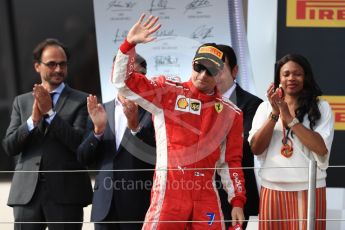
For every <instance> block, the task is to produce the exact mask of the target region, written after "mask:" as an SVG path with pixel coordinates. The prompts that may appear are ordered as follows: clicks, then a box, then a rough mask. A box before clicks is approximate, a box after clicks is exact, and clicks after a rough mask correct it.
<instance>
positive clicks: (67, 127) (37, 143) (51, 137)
mask: <svg viewBox="0 0 345 230" xmlns="http://www.w3.org/2000/svg"><path fill="white" fill-rule="evenodd" d="M86 96H87V95H86V94H85V93H82V92H80V91H77V90H74V89H72V88H70V87H68V86H67V85H66V86H65V88H64V90H63V91H62V93H61V95H60V97H59V100H58V102H57V104H56V105H55V110H56V112H57V113H56V115H55V117H54V119H53V120H52V122H51V124H50V125H49V126H48V127H47V128H42V127H43V126H44V125H43V122H45V121H43V120H42V121H41V123H40V124H39V125H38V127H36V128H35V129H34V130H32V131H31V132H29V131H28V128H27V123H26V121H27V119H28V118H29V117H30V116H31V113H32V105H33V101H34V98H33V96H32V93H31V92H30V93H26V94H23V95H19V96H17V97H16V98H15V100H14V103H13V110H12V115H11V122H10V125H9V127H8V129H7V132H6V136H5V138H4V139H3V147H4V149H5V151H6V153H7V154H8V155H11V156H17V155H18V160H17V163H16V167H15V170H16V172H15V173H14V175H13V179H12V184H11V190H10V194H9V198H8V205H10V206H14V205H25V204H27V203H28V202H29V201H30V200H31V198H32V196H33V194H34V192H35V188H36V185H37V183H38V172H23V173H22V172H20V171H26V170H28V171H38V170H83V169H85V168H84V167H83V166H82V165H81V164H80V163H79V162H78V160H77V155H76V150H77V147H78V145H79V144H80V143H81V141H82V136H83V131H84V130H85V124H86V120H87V110H86ZM45 178H46V182H45V183H46V184H47V188H48V192H49V193H50V194H51V196H52V198H53V199H54V201H55V202H57V203H60V204H76V205H82V206H86V205H88V204H90V203H91V199H92V187H91V182H90V178H89V176H88V173H87V172H78V173H71V172H66V173H63V172H61V173H60V172H58V173H57V172H54V173H49V172H47V173H45Z"/></svg>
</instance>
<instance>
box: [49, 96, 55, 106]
mask: <svg viewBox="0 0 345 230" xmlns="http://www.w3.org/2000/svg"><path fill="white" fill-rule="evenodd" d="M49 94H50V98H51V99H52V109H54V95H55V94H56V92H52V93H49Z"/></svg>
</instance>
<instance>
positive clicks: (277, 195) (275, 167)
mask: <svg viewBox="0 0 345 230" xmlns="http://www.w3.org/2000/svg"><path fill="white" fill-rule="evenodd" d="M321 94H322V92H321V90H320V88H319V86H318V85H317V83H316V81H315V79H314V75H313V72H312V68H311V65H310V63H309V62H308V60H307V59H306V58H305V57H303V56H301V55H298V54H288V55H286V56H284V57H283V58H282V59H280V60H279V61H278V62H277V64H276V71H275V77H274V83H272V84H271V85H270V86H269V88H268V90H267V98H268V101H265V102H263V103H262V104H261V105H260V106H259V108H258V110H257V111H256V114H255V117H254V119H253V124H252V129H251V131H250V133H249V138H248V140H249V142H250V145H251V149H252V151H253V153H254V154H255V155H257V157H258V160H259V162H260V163H261V169H260V171H259V175H260V177H261V191H260V210H259V219H260V223H259V229H289V230H301V229H306V227H307V225H306V224H307V221H306V218H307V200H308V199H307V195H308V165H309V160H310V159H315V160H316V161H317V175H316V176H317V179H316V187H317V189H316V206H315V207H316V210H315V211H316V219H326V175H327V174H326V169H327V167H328V162H329V156H330V151H331V145H332V141H333V135H334V119H333V113H332V110H331V107H330V105H329V104H328V103H327V102H326V101H324V100H322V99H320V98H319V96H321ZM279 220H281V221H279ZM315 226H316V228H315V229H326V222H325V221H321V220H320V221H317V222H316V225H315Z"/></svg>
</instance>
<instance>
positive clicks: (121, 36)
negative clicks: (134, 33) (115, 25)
mask: <svg viewBox="0 0 345 230" xmlns="http://www.w3.org/2000/svg"><path fill="white" fill-rule="evenodd" d="M127 34H128V30H123V31H121V30H120V29H117V30H116V32H115V38H114V43H117V42H122V41H123V40H124V39H125V38H126V37H127Z"/></svg>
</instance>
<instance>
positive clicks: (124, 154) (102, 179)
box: [78, 100, 155, 222]
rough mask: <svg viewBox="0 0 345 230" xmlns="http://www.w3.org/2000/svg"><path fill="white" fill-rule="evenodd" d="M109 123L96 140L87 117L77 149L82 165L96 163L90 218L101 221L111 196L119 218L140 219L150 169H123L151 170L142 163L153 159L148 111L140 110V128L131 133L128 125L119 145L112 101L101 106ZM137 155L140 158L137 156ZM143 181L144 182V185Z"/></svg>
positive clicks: (146, 201)
mask: <svg viewBox="0 0 345 230" xmlns="http://www.w3.org/2000/svg"><path fill="white" fill-rule="evenodd" d="M104 107H105V110H106V113H107V117H108V123H107V127H106V129H105V132H104V135H103V137H102V139H101V140H98V139H97V138H96V137H95V136H94V133H93V124H92V122H91V120H90V119H89V122H88V130H89V132H88V134H87V136H86V138H85V139H84V141H83V143H82V144H81V145H80V146H79V148H78V158H79V160H80V162H82V163H83V164H85V165H91V164H92V163H94V162H96V164H97V168H98V169H99V170H113V169H115V170H118V169H124V171H116V172H113V171H100V172H98V174H97V176H96V179H95V187H94V195H93V201H92V211H91V221H96V222H97V221H102V220H104V218H105V217H106V216H107V215H108V213H109V210H110V207H111V204H112V199H113V197H114V199H115V200H114V203H115V209H116V212H117V214H118V218H119V220H121V221H143V220H144V217H145V213H146V211H147V209H148V207H149V203H150V189H151V186H152V177H153V171H136V172H135V171H126V169H153V168H154V166H153V165H152V164H149V163H145V162H144V161H142V160H140V159H145V160H146V161H147V162H152V163H154V162H155V148H154V147H152V146H155V139H154V129H153V124H152V117H151V114H150V113H148V112H146V111H145V110H143V109H140V110H139V120H140V124H141V126H142V129H141V130H140V131H139V132H138V133H137V134H136V136H133V135H132V134H131V132H130V130H129V129H128V128H127V129H126V131H125V134H124V136H123V138H122V141H121V144H120V147H119V149H118V150H116V145H115V130H114V129H115V124H114V123H115V121H114V113H115V102H114V100H112V101H110V102H108V103H106V104H105V105H104ZM137 157H139V158H137ZM145 183H146V184H145Z"/></svg>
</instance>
